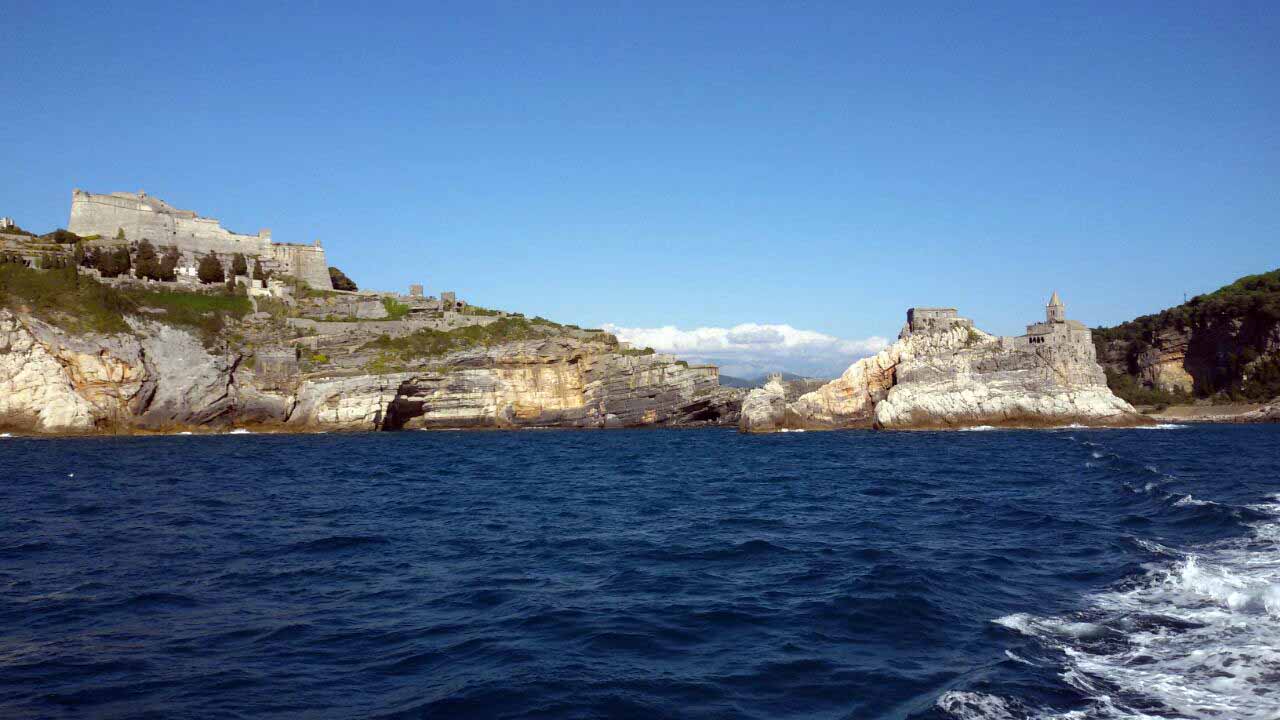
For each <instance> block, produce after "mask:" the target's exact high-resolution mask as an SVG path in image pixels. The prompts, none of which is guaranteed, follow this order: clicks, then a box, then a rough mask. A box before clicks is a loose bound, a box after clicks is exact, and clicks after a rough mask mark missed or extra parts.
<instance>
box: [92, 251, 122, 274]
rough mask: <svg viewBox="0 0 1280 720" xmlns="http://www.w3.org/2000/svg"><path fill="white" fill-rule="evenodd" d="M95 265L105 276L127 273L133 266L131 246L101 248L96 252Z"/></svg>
mask: <svg viewBox="0 0 1280 720" xmlns="http://www.w3.org/2000/svg"><path fill="white" fill-rule="evenodd" d="M93 266H94V267H95V268H97V269H98V273H99V274H101V275H102V277H104V278H113V277H119V276H121V275H124V274H127V273H128V272H129V270H130V268H131V267H132V263H131V262H130V261H129V248H127V247H124V246H121V247H117V248H99V249H98V250H97V252H96V253H95V254H94V258H93Z"/></svg>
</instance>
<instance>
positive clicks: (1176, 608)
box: [957, 497, 1280, 720]
mask: <svg viewBox="0 0 1280 720" xmlns="http://www.w3.org/2000/svg"><path fill="white" fill-rule="evenodd" d="M1277 500H1280V498H1277ZM1178 502H1179V503H1180V504H1196V503H1197V502H1200V501H1195V500H1194V499H1192V498H1189V497H1188V498H1183V499H1182V500H1179V501H1178ZM1254 507H1255V509H1257V510H1259V511H1261V512H1264V513H1266V514H1268V515H1270V516H1271V517H1270V518H1269V519H1268V520H1266V521H1263V522H1259V523H1255V524H1254V526H1253V533H1252V535H1251V536H1249V537H1246V538H1240V539H1235V540H1230V541H1224V542H1219V543H1214V544H1211V545H1207V546H1203V547H1198V548H1196V549H1195V550H1194V552H1189V553H1180V552H1178V551H1175V550H1171V549H1169V548H1166V547H1164V546H1163V545H1159V544H1158V543H1154V542H1151V541H1146V540H1138V541H1137V543H1138V544H1139V545H1141V546H1142V547H1144V548H1147V549H1149V550H1152V551H1153V552H1159V553H1161V554H1164V555H1170V556H1173V557H1172V558H1171V559H1170V560H1168V561H1166V562H1164V563H1161V564H1159V565H1158V566H1154V567H1152V568H1151V569H1150V570H1149V571H1148V573H1147V575H1146V577H1145V578H1143V579H1142V580H1141V581H1140V582H1139V583H1137V584H1136V585H1132V586H1126V588H1127V589H1124V590H1115V591H1110V592H1104V593H1100V594H1098V595H1095V596H1093V597H1091V598H1089V600H1090V602H1089V605H1090V607H1089V609H1088V610H1087V611H1085V612H1083V613H1081V614H1080V616H1079V617H1072V618H1054V617H1037V616H1035V615H1031V614H1028V613H1017V614H1014V615H1007V616H1005V617H1002V618H999V619H997V620H995V621H994V622H995V623H996V624H998V625H1001V626H1004V627H1007V628H1010V629H1012V630H1015V631H1017V632H1020V633H1023V634H1026V635H1029V636H1032V637H1036V638H1037V639H1039V640H1041V641H1042V642H1043V643H1045V644H1046V645H1048V646H1050V647H1052V648H1056V649H1058V650H1061V651H1062V652H1063V653H1064V654H1065V656H1066V658H1067V663H1068V666H1067V669H1066V671H1065V672H1064V673H1063V675H1062V677H1063V680H1064V681H1066V682H1067V683H1068V684H1070V685H1072V686H1073V687H1075V688H1077V689H1079V690H1080V691H1081V692H1083V693H1085V694H1086V695H1088V696H1090V697H1091V698H1092V704H1091V706H1090V707H1089V708H1088V710H1087V711H1083V712H1081V711H1076V712H1073V713H1068V714H1066V715H1052V714H1049V713H1042V714H1040V717H1056V718H1062V719H1065V718H1086V717H1087V718H1149V717H1169V716H1176V717H1180V718H1206V719H1208V718H1213V719H1215V720H1222V719H1223V718H1232V719H1233V720H1275V719H1276V718H1280V687H1277V683H1276V678H1277V677H1280V502H1277V503H1275V504H1265V505H1257V506H1254ZM1174 558H1176V559H1174ZM1081 618H1087V619H1088V620H1089V621H1088V622H1084V621H1082V620H1081ZM1102 636H1108V637H1114V638H1116V639H1119V640H1122V642H1106V643H1101V644H1099V643H1091V642H1090V641H1091V640H1093V639H1096V638H1098V637H1102ZM1138 699H1140V700H1141V702H1140V703H1136V702H1135V703H1134V704H1137V705H1139V706H1141V707H1144V709H1145V711H1146V712H1148V713H1155V715H1147V714H1144V713H1143V712H1141V711H1138V710H1135V709H1134V708H1133V707H1129V706H1128V701H1130V700H1138ZM1153 706H1154V707H1153ZM957 717H964V716H963V715H957ZM973 717H981V716H973ZM991 717H1000V716H999V715H994V716H991Z"/></svg>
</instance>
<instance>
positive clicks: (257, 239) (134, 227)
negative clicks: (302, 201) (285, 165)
mask: <svg viewBox="0 0 1280 720" xmlns="http://www.w3.org/2000/svg"><path fill="white" fill-rule="evenodd" d="M67 229H68V230H70V231H71V232H73V233H76V234H77V235H81V236H91V235H97V236H100V237H101V238H102V239H103V241H107V242H110V241H113V240H115V239H117V237H118V235H119V234H121V233H122V234H123V235H124V239H125V240H126V241H128V242H140V241H142V240H147V241H149V242H151V244H153V245H155V246H157V247H168V246H173V247H176V248H177V249H178V250H179V252H181V253H182V257H183V262H184V263H186V264H188V265H189V266H194V265H195V263H196V262H197V261H198V259H199V257H200V256H203V255H206V254H208V253H211V252H212V253H214V254H216V255H218V256H219V257H220V258H221V259H222V260H223V262H224V263H226V262H229V261H230V259H231V257H232V256H234V255H236V254H237V253H238V254H241V255H244V256H245V258H246V259H248V261H249V263H250V264H251V265H252V263H253V260H254V259H257V260H259V261H261V263H262V266H263V268H264V269H266V270H270V271H274V272H278V273H283V274H286V275H292V276H294V277H296V278H298V279H299V280H302V281H304V282H306V283H307V284H308V285H311V286H312V287H315V288H319V289H323V290H331V289H333V284H332V282H331V281H330V279H329V265H328V262H327V261H326V259H325V255H324V248H322V247H321V246H320V241H319V240H317V241H316V242H315V243H314V244H312V245H299V244H293V243H277V242H273V241H272V240H271V231H270V230H259V231H258V234H257V235H241V234H239V233H234V232H231V231H230V230H227V229H226V228H224V227H222V224H221V223H219V222H218V221H217V220H215V219H214V218H207V217H201V216H199V215H197V214H196V213H194V212H192V211H191V210H179V209H178V208H175V207H173V206H172V205H169V204H168V203H166V202H164V201H163V200H160V199H159V198H155V197H151V196H149V195H147V194H146V192H143V191H139V192H137V193H129V192H115V193H110V194H107V195H99V194H96V193H89V192H85V191H83V190H80V189H76V190H74V191H72V194H71V220H70V222H69V223H68V225H67Z"/></svg>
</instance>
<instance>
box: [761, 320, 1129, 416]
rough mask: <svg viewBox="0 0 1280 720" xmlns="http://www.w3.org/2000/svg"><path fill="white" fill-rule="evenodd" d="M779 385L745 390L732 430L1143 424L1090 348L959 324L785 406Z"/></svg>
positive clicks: (922, 335) (919, 333) (911, 336)
mask: <svg viewBox="0 0 1280 720" xmlns="http://www.w3.org/2000/svg"><path fill="white" fill-rule="evenodd" d="M785 394H786V388H785V384H784V383H771V384H770V385H769V386H766V387H765V388H761V389H758V390H754V391H752V392H751V394H749V395H748V396H747V398H746V399H745V400H744V401H743V404H742V416H741V420H740V423H739V428H740V429H742V430H744V431H747V432H767V431H772V430H779V429H787V428H793V429H833V428H853V427H880V428H952V427H964V426H977V425H994V426H1049V425H1066V424H1071V423H1083V424H1090V425H1123V424H1134V423H1139V422H1142V419H1141V418H1140V417H1139V416H1138V415H1137V413H1136V412H1135V411H1134V410H1133V408H1132V407H1131V406H1129V404H1128V403H1126V402H1124V401H1123V400H1120V399H1119V398H1117V397H1115V396H1114V395H1113V394H1112V393H1111V391H1110V390H1108V388H1107V385H1106V378H1105V376H1104V374H1103V371H1102V368H1101V367H1099V366H1098V364H1097V362H1096V360H1095V357H1094V354H1093V348H1092V347H1090V346H1089V345H1088V344H1083V345H1080V346H1070V347H1052V346H1040V345H1031V344H1028V343H1026V341H1025V339H1024V338H1000V337H996V336H992V335H989V334H987V333H984V332H982V331H980V330H977V329H976V328H973V327H971V326H970V325H969V324H968V323H967V321H957V322H955V323H951V324H947V323H942V324H938V325H935V326H931V327H925V328H921V329H917V330H914V331H913V330H912V329H911V328H910V327H908V328H904V330H903V332H902V334H901V335H900V336H899V339H898V341H897V342H895V343H894V344H893V345H891V346H889V347H888V348H886V349H885V350H882V351H881V352H879V353H877V354H876V355H873V356H871V357H868V358H863V359H861V360H858V361H857V362H855V363H854V364H853V365H851V366H850V367H849V369H847V370H846V371H845V372H844V374H842V375H841V376H840V377H839V378H837V379H836V380H833V381H831V382H830V383H827V384H826V385H824V386H822V387H821V388H819V389H818V390H815V391H813V392H808V393H805V394H803V395H800V396H799V397H797V398H796V399H795V400H794V401H788V400H787V399H786V398H785Z"/></svg>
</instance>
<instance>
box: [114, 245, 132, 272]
mask: <svg viewBox="0 0 1280 720" xmlns="http://www.w3.org/2000/svg"><path fill="white" fill-rule="evenodd" d="M116 264H117V265H119V266H120V274H121V275H127V274H129V271H130V270H132V269H133V263H132V262H130V260H129V246H127V245H121V246H120V247H118V248H116Z"/></svg>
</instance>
